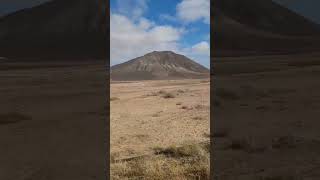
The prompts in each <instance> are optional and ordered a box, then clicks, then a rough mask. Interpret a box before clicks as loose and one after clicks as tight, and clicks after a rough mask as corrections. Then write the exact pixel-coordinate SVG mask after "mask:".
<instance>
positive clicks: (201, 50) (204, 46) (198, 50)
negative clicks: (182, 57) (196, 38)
mask: <svg viewBox="0 0 320 180" xmlns="http://www.w3.org/2000/svg"><path fill="white" fill-rule="evenodd" d="M191 50H192V52H193V53H194V54H199V55H208V56H209V55H210V45H209V43H208V42H206V41H202V42H199V43H198V44H195V45H193V46H192V48H191Z"/></svg>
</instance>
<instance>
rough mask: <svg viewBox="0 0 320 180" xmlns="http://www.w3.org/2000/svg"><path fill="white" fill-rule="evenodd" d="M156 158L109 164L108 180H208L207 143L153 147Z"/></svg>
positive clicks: (142, 158)
mask: <svg viewBox="0 0 320 180" xmlns="http://www.w3.org/2000/svg"><path fill="white" fill-rule="evenodd" d="M154 152H155V155H153V156H151V157H141V158H136V159H133V160H131V161H122V162H117V163H112V164H111V179H113V180H120V179H146V180H149V179H150V180H151V179H152V180H153V179H157V180H167V179H173V180H185V179H190V180H191V179H201V180H209V174H210V168H209V163H210V158H209V154H210V153H209V151H208V146H207V144H206V143H205V144H200V145H199V144H185V145H182V146H170V147H168V148H159V147H158V148H154Z"/></svg>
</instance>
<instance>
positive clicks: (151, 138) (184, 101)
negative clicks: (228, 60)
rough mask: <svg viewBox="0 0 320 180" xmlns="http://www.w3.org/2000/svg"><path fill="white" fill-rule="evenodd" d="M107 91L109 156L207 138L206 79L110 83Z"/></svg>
mask: <svg viewBox="0 0 320 180" xmlns="http://www.w3.org/2000/svg"><path fill="white" fill-rule="evenodd" d="M159 91H162V92H163V93H161V92H160V93H159ZM110 93H111V94H110V97H111V99H112V101H111V113H110V117H111V122H110V125H111V155H116V156H117V158H119V159H123V158H127V157H131V156H139V155H145V154H149V153H152V148H155V147H169V146H172V145H181V144H183V143H187V142H193V143H200V142H203V141H208V140H209V138H208V134H209V131H210V122H209V121H210V120H209V113H210V104H209V103H210V81H209V80H208V79H207V80H163V81H162V80H160V81H139V82H112V83H111V92H110ZM166 93H170V94H171V95H172V96H173V97H172V98H164V97H163V96H164V95H165V94H166Z"/></svg>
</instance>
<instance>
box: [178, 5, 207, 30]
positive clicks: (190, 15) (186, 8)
mask: <svg viewBox="0 0 320 180" xmlns="http://www.w3.org/2000/svg"><path fill="white" fill-rule="evenodd" d="M177 17H178V18H180V19H181V20H182V21H184V22H186V23H190V22H194V21H198V20H202V21H203V22H204V23H206V24H209V23H210V0H183V1H182V2H181V3H179V4H178V5H177Z"/></svg>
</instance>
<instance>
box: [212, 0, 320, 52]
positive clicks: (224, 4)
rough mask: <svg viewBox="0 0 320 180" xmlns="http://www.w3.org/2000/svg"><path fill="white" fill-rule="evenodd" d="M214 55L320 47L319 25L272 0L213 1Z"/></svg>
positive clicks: (308, 49)
mask: <svg viewBox="0 0 320 180" xmlns="http://www.w3.org/2000/svg"><path fill="white" fill-rule="evenodd" d="M211 11H212V12H211V15H212V16H213V18H214V19H213V23H212V24H211V28H212V30H213V38H212V39H213V44H214V47H215V48H214V53H213V56H234V55H236V56H237V55H250V54H259V55H261V54H275V53H293V52H305V51H314V50H319V47H320V46H319V44H320V43H319V42H320V40H319V37H320V26H319V25H318V24H315V23H313V22H312V21H310V20H308V19H306V18H304V17H303V16H301V15H298V14H297V13H295V12H293V11H291V10H289V9H287V8H285V7H282V6H280V5H279V4H277V3H275V2H273V1H272V0H241V1H239V0H223V1H215V2H214V3H213V4H212V8H211Z"/></svg>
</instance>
